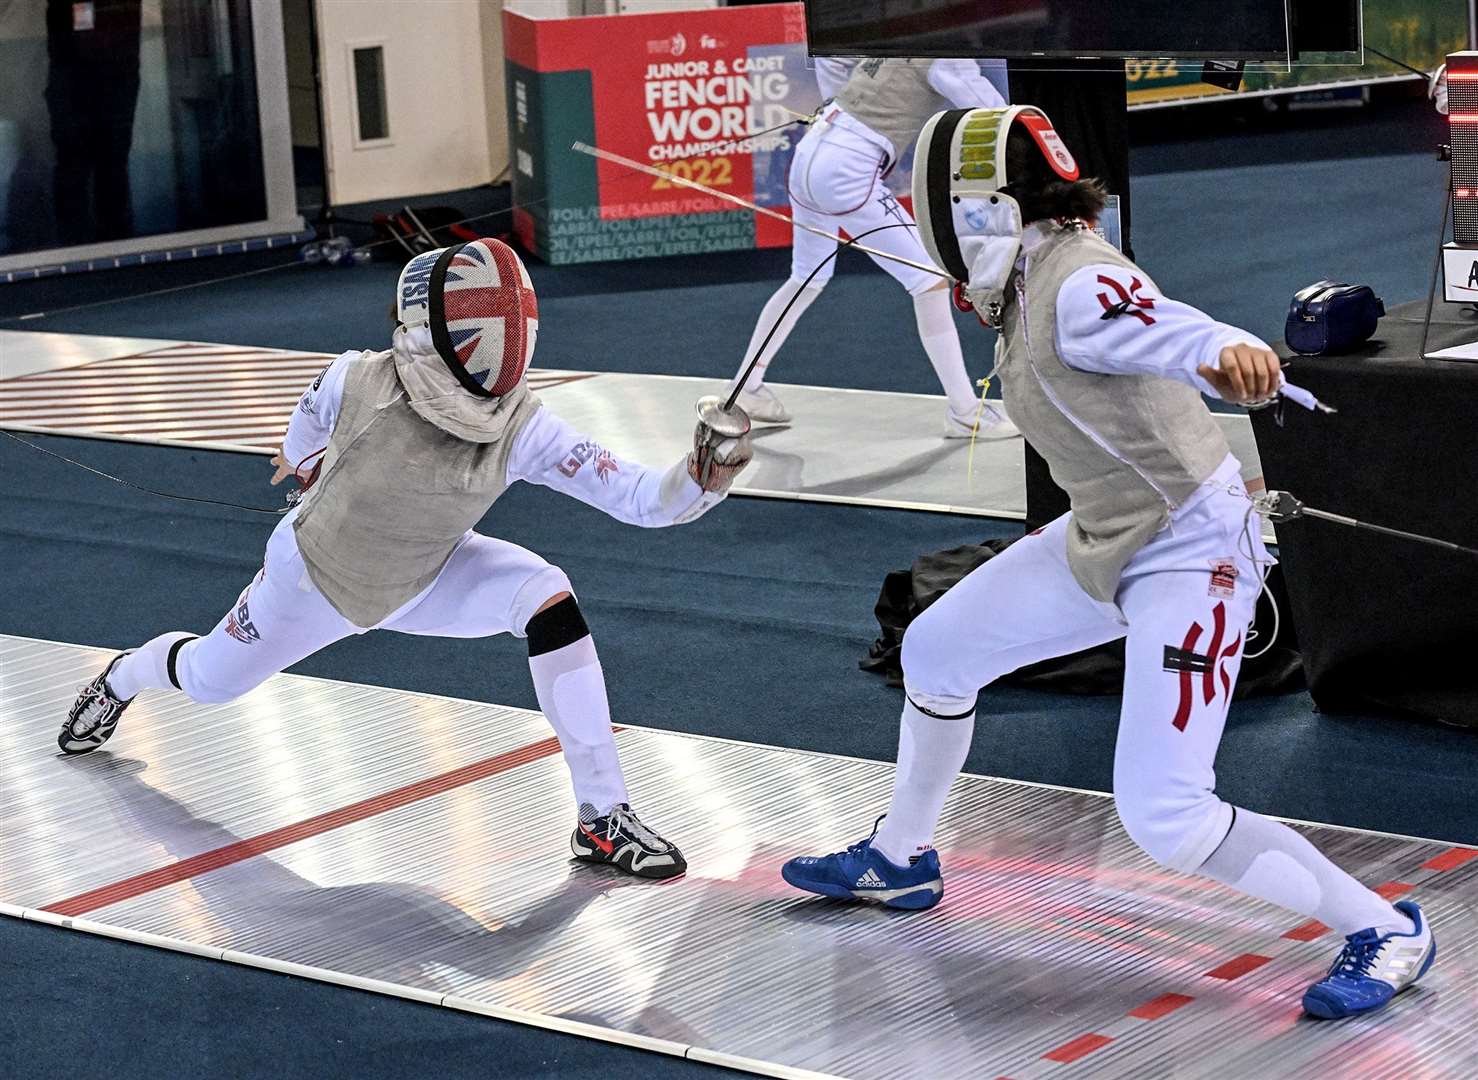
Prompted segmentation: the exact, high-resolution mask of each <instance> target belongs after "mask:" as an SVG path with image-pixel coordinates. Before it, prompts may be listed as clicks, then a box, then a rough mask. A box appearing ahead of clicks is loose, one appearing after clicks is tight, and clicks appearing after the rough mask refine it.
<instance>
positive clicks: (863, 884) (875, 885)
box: [857, 866, 888, 889]
mask: <svg viewBox="0 0 1478 1080" xmlns="http://www.w3.org/2000/svg"><path fill="white" fill-rule="evenodd" d="M887 884H888V883H887V882H886V881H884V880H883V879H882V878H880V877H878V874H877V871H876V870H874V869H873V868H872V867H870V866H869V867H868V868H867V872H866V873H865V874H863V875H862V876H861V877H860V878H858V879H857V887H858V888H859V889H883V888H887Z"/></svg>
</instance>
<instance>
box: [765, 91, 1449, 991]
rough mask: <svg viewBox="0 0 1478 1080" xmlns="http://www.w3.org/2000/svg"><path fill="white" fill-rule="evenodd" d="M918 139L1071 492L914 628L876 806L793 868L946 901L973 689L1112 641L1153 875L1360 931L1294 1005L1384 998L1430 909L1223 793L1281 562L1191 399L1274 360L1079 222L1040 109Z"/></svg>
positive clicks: (1414, 949) (1124, 742)
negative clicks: (1269, 586) (862, 822)
mask: <svg viewBox="0 0 1478 1080" xmlns="http://www.w3.org/2000/svg"><path fill="white" fill-rule="evenodd" d="M925 146H929V147H935V146H937V147H939V149H940V153H939V154H938V155H930V161H931V164H930V165H928V166H925V167H924V172H923V173H920V172H919V171H918V170H917V169H916V171H915V185H914V201H915V206H916V208H917V209H918V212H919V219H920V223H921V225H922V226H923V241H924V243H925V244H926V245H927V246H928V247H929V248H930V251H931V253H933V254H934V255H935V256H936V257H937V258H938V259H939V262H940V265H942V266H944V267H945V268H946V269H948V270H949V271H950V272H951V273H952V274H954V275H955V276H957V277H958V279H959V280H960V281H962V282H966V283H967V285H966V295H967V296H968V297H969V299H970V301H971V303H972V304H973V305H974V306H975V308H976V310H977V311H978V312H979V313H980V314H981V316H982V318H983V319H984V320H986V321H988V322H989V323H991V324H992V325H995V326H997V327H998V328H999V329H1000V339H999V341H1000V344H999V346H998V348H999V350H1000V355H999V358H998V359H999V367H998V370H999V373H1000V376H1001V379H1002V381H1003V384H1004V388H1005V401H1006V403H1007V408H1008V410H1009V411H1010V414H1011V416H1012V418H1013V419H1014V420H1015V421H1016V422H1017V423H1018V424H1019V425H1020V427H1021V430H1022V433H1023V434H1024V435H1025V436H1026V438H1027V439H1028V440H1030V442H1031V443H1032V445H1033V446H1035V447H1036V448H1037V449H1038V450H1039V451H1040V453H1041V454H1042V456H1043V457H1044V458H1045V459H1046V461H1047V464H1048V466H1049V468H1050V469H1051V472H1052V475H1053V478H1054V479H1055V480H1056V481H1057V483H1058V484H1059V485H1060V486H1061V487H1063V488H1064V489H1065V490H1066V491H1067V493H1068V496H1069V499H1070V502H1071V506H1072V509H1071V511H1070V512H1069V513H1068V514H1066V515H1065V516H1063V517H1061V518H1058V519H1057V520H1056V521H1053V522H1052V523H1051V524H1049V525H1047V526H1046V527H1045V528H1043V529H1040V530H1038V531H1037V532H1035V533H1033V534H1031V535H1028V536H1026V537H1023V538H1022V539H1021V540H1020V541H1018V542H1017V543H1015V544H1013V545H1011V546H1010V547H1009V548H1007V549H1006V551H1004V552H1003V553H1002V554H1001V555H999V556H997V557H996V558H994V559H991V560H990V561H989V562H987V563H985V564H984V565H983V566H981V567H980V568H979V569H977V570H975V571H974V572H972V573H971V574H969V575H967V576H966V577H965V578H964V579H963V580H961V581H960V582H959V583H958V584H956V585H955V586H954V587H953V588H951V589H950V590H949V591H948V592H947V593H945V594H944V596H942V597H940V599H939V600H937V601H936V602H935V603H934V604H933V605H932V606H930V607H929V608H928V609H926V610H925V611H924V612H923V613H922V614H920V615H919V617H918V618H917V619H915V620H914V622H913V623H912V624H911V625H910V626H909V627H908V630H907V632H906V633H905V635H904V639H903V649H902V663H903V677H904V688H905V691H906V695H907V696H906V700H905V704H904V708H903V717H902V729H901V733H900V737H899V747H898V769H897V773H896V778H895V786H894V791H893V798H892V803H891V805H890V806H889V808H888V811H887V814H886V816H885V817H884V818H883V819H881V824H880V825H878V826H876V827H875V829H874V833H873V835H872V836H871V837H870V838H869V839H868V840H866V841H863V842H862V843H861V844H858V845H854V846H853V847H852V848H850V849H848V850H847V851H844V852H840V853H838V854H835V855H827V856H820V857H805V858H799V859H794V860H792V861H791V862H789V863H787V864H786V865H785V867H784V871H783V873H784V876H785V878H786V880H788V881H790V882H791V884H793V885H796V886H797V887H799V888H802V889H806V890H809V891H812V892H817V893H821V894H824V895H829V896H842V897H851V898H859V899H869V900H874V901H879V902H882V903H885V904H888V905H891V906H895V907H902V908H916V909H917V908H927V907H931V906H933V905H934V904H935V903H937V902H938V901H939V900H940V898H941V896H942V894H943V878H942V875H941V873H940V863H939V857H938V855H937V853H936V852H935V851H934V850H933V847H932V841H933V836H934V830H935V828H936V825H937V822H938V819H939V816H940V814H941V812H942V810H943V807H944V804H945V799H946V796H947V795H948V792H949V789H950V786H951V783H952V782H953V780H954V778H955V776H956V775H957V774H958V772H959V770H960V768H961V767H962V766H963V764H964V761H965V756H966V753H967V751H968V749H969V746H970V741H971V735H972V732H973V730H974V725H975V708H976V696H977V692H978V691H979V690H980V688H981V687H982V686H988V685H989V684H991V683H992V682H994V681H995V680H996V679H998V678H1000V677H1001V676H1003V675H1006V674H1007V673H1009V672H1011V671H1014V670H1016V669H1017V668H1020V667H1023V666H1025V665H1028V664H1031V663H1034V662H1037V661H1039V660H1044V659H1046V658H1049V657H1054V656H1061V655H1065V654H1067V653H1071V652H1076V651H1078V650H1080V649H1086V648H1089V647H1091V646H1095V645H1099V644H1102V643H1104V642H1108V641H1114V640H1117V639H1120V638H1123V639H1124V642H1125V675H1124V696H1123V708H1122V712H1121V715H1120V721H1119V732H1118V742H1117V746H1116V748H1115V753H1114V770H1113V784H1114V800H1115V805H1116V807H1117V809H1118V813H1119V818H1120V821H1121V822H1122V823H1123V826H1124V829H1125V830H1126V832H1128V834H1129V836H1130V838H1131V839H1133V840H1134V842H1135V843H1136V844H1138V845H1139V847H1140V848H1142V849H1143V850H1144V851H1145V852H1146V853H1147V854H1148V855H1149V856H1150V857H1151V858H1153V859H1154V860H1155V861H1156V862H1157V863H1159V864H1161V865H1162V866H1165V867H1168V868H1170V869H1173V870H1178V871H1181V872H1183V873H1188V874H1200V875H1203V876H1205V877H1209V878H1212V879H1214V880H1216V881H1219V882H1221V883H1223V884H1225V885H1228V886H1231V887H1232V888H1235V889H1238V890H1240V891H1241V892H1244V893H1247V894H1250V895H1252V896H1255V897H1258V898H1260V899H1262V900H1265V901H1268V902H1270V903H1274V904H1279V905H1281V906H1283V907H1285V908H1288V909H1289V910H1291V911H1294V912H1297V913H1299V914H1300V915H1302V916H1306V917H1310V918H1313V919H1317V920H1318V921H1319V922H1321V923H1323V924H1325V925H1327V926H1330V927H1333V928H1334V929H1335V930H1337V931H1339V932H1340V933H1341V934H1344V935H1347V942H1346V945H1345V948H1344V949H1343V951H1342V952H1341V953H1340V955H1339V957H1338V958H1337V959H1336V961H1335V963H1334V966H1333V967H1332V968H1331V970H1330V972H1329V974H1328V975H1327V976H1326V977H1325V978H1323V979H1321V980H1320V981H1318V982H1316V983H1315V984H1314V985H1312V986H1311V987H1310V988H1309V990H1308V992H1307V994H1306V995H1305V997H1304V1008H1305V1009H1306V1010H1307V1011H1308V1012H1309V1013H1310V1014H1312V1015H1314V1016H1318V1017H1323V1018H1335V1017H1341V1016H1347V1015H1351V1014H1353V1013H1357V1012H1363V1011H1368V1010H1370V1009H1373V1008H1379V1007H1380V1006H1381V1005H1384V1004H1385V1003H1386V1002H1387V1001H1389V1000H1390V999H1391V997H1392V996H1394V994H1395V993H1397V992H1399V991H1400V990H1402V989H1404V988H1406V987H1407V986H1409V985H1410V984H1411V983H1412V982H1414V981H1415V980H1416V979H1418V978H1419V977H1420V976H1421V975H1422V973H1423V972H1424V971H1425V970H1426V968H1427V966H1428V965H1429V964H1430V963H1431V961H1432V957H1433V956H1434V954H1435V949H1434V945H1433V941H1432V933H1431V929H1430V928H1429V927H1428V925H1427V924H1426V920H1425V918H1424V916H1423V914H1422V911H1421V909H1420V907H1419V906H1418V905H1417V904H1415V903H1412V902H1409V901H1402V902H1399V903H1396V904H1394V905H1393V904H1392V903H1391V902H1390V901H1388V900H1386V899H1384V898H1383V897H1381V896H1379V895H1377V894H1376V893H1374V892H1372V891H1371V890H1370V889H1368V888H1366V887H1365V886H1364V885H1362V884H1361V883H1360V882H1358V881H1356V880H1355V879H1354V878H1352V877H1351V876H1350V875H1349V874H1347V873H1345V872H1344V871H1343V870H1341V869H1340V868H1339V867H1337V866H1335V865H1334V864H1333V863H1332V862H1330V861H1329V860H1328V859H1327V858H1325V857H1324V856H1323V855H1322V854H1320V852H1319V851H1317V850H1316V849H1315V848H1314V846H1313V845H1312V844H1310V843H1309V842H1308V840H1306V839H1305V838H1304V837H1303V836H1302V835H1300V834H1299V833H1297V832H1295V831H1294V830H1293V829H1291V828H1289V827H1288V826H1287V825H1284V824H1282V823H1281V822H1278V821H1274V820H1272V819H1271V818H1267V817H1263V816H1262V815H1260V814H1256V813H1253V812H1251V811H1248V810H1245V809H1242V808H1240V807H1234V806H1232V805H1231V804H1230V803H1227V802H1225V801H1223V800H1222V799H1220V798H1218V797H1217V794H1216V791H1215V786H1216V784H1215V772H1214V769H1213V764H1214V761H1215V758H1216V751H1217V746H1218V745H1219V743H1220V741H1221V736H1222V730H1223V727H1224V725H1225V723H1226V717H1227V710H1228V708H1229V706H1230V704H1231V698H1232V691H1233V688H1234V686H1235V685H1236V680H1237V674H1238V669H1239V668H1240V665H1241V659H1242V654H1243V647H1244V646H1245V644H1246V638H1247V631H1248V627H1249V625H1250V623H1251V621H1252V616H1253V613H1254V608H1255V606H1256V603H1257V598H1258V594H1259V592H1260V591H1261V588H1262V583H1263V576H1264V571H1265V568H1266V567H1268V566H1269V565H1270V564H1271V562H1272V560H1271V559H1270V557H1269V555H1268V553H1267V551H1266V549H1265V548H1264V547H1263V543H1262V539H1261V520H1260V518H1259V517H1258V515H1257V514H1256V513H1255V512H1254V509H1253V504H1252V502H1251V501H1250V499H1249V498H1248V496H1247V493H1246V492H1245V490H1244V489H1243V486H1242V482H1241V479H1240V477H1239V464H1238V462H1237V459H1236V458H1235V457H1234V456H1233V455H1232V454H1231V453H1230V451H1229V449H1228V447H1227V443H1226V440H1225V439H1224V437H1223V436H1222V434H1221V431H1220V429H1219V428H1218V427H1217V425H1216V424H1215V423H1214V421H1213V419H1212V416H1211V414H1210V412H1209V410H1208V409H1207V408H1206V405H1205V403H1204V402H1203V401H1202V399H1201V396H1200V395H1201V394H1209V395H1211V396H1214V397H1219V398H1222V399H1223V400H1228V401H1233V402H1237V403H1240V404H1255V403H1257V402H1259V401H1263V400H1267V399H1270V398H1271V397H1272V396H1274V395H1275V394H1277V393H1279V392H1280V391H1281V390H1284V389H1285V388H1286V384H1285V383H1284V382H1283V378H1282V373H1281V370H1280V366H1279V362H1278V358H1277V355H1276V354H1275V353H1273V352H1272V351H1271V350H1270V349H1269V348H1268V347H1267V346H1266V345H1265V344H1264V343H1263V342H1262V341H1259V340H1258V339H1257V338H1256V337H1255V336H1253V335H1252V334H1249V333H1247V332H1246V331H1244V330H1240V329H1237V328H1236V327H1232V326H1227V325H1225V324H1223V323H1219V322H1217V321H1215V320H1214V319H1212V318H1211V317H1209V316H1207V315H1205V314H1203V313H1202V312H1200V311H1198V310H1196V309H1195V308H1192V307H1190V306H1189V305H1186V304H1183V303H1179V302H1177V301H1175V300H1172V299H1170V298H1169V297H1167V296H1165V295H1164V293H1162V292H1161V291H1160V290H1159V289H1158V288H1157V287H1156V286H1155V283H1154V281H1153V280H1152V279H1151V278H1150V277H1149V275H1147V274H1146V273H1145V272H1144V271H1143V270H1142V269H1140V268H1139V267H1138V266H1136V265H1135V264H1134V263H1132V262H1130V261H1129V260H1128V259H1127V258H1125V257H1124V256H1123V255H1121V254H1120V253H1119V252H1118V251H1116V250H1115V249H1114V248H1113V247H1111V246H1110V245H1108V244H1106V243H1104V242H1103V241H1101V240H1099V239H1098V238H1097V237H1096V236H1095V235H1094V234H1093V233H1092V232H1091V231H1089V230H1088V229H1087V227H1086V224H1085V222H1087V221H1091V220H1092V219H1093V218H1094V217H1095V216H1096V214H1097V212H1098V211H1099V210H1101V209H1102V206H1103V191H1102V188H1101V187H1099V186H1098V185H1097V184H1096V182H1093V181H1084V180H1080V179H1079V177H1078V174H1077V166H1076V164H1075V162H1074V161H1073V158H1072V156H1071V153H1070V152H1069V151H1068V149H1067V148H1066V147H1065V146H1064V145H1063V144H1062V140H1061V139H1060V138H1059V137H1058V136H1057V133H1056V132H1055V131H1054V130H1053V129H1052V127H1051V125H1050V122H1049V121H1048V120H1047V118H1046V116H1045V115H1044V114H1042V113H1040V111H1038V110H1034V109H1030V108H1029V107H1027V108H1024V107H1017V108H1013V109H994V110H969V111H965V110H959V111H953V112H945V113H942V114H941V115H940V116H938V117H936V118H934V119H932V120H930V122H929V124H928V125H927V126H926V127H925V129H924V132H923V134H922V135H921V136H920V153H921V154H923V153H924V152H925V150H924V148H925ZM935 162H937V165H936V164H932V163H935ZM1008 181H1009V182H1008ZM1286 389H1287V392H1288V393H1290V394H1293V393H1297V391H1296V390H1295V389H1294V388H1286ZM982 826H983V827H984V828H987V829H988V827H989V823H988V822H986V823H982Z"/></svg>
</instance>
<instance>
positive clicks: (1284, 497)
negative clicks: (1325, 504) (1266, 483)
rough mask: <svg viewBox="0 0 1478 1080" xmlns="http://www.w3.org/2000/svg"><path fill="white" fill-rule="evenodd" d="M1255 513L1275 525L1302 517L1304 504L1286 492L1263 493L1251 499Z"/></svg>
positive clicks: (1270, 491)
mask: <svg viewBox="0 0 1478 1080" xmlns="http://www.w3.org/2000/svg"><path fill="white" fill-rule="evenodd" d="M1252 505H1253V507H1255V508H1256V510H1257V512H1258V513H1259V514H1261V515H1262V516H1263V517H1265V518H1267V519H1268V520H1269V521H1271V522H1272V523H1273V524H1275V525H1280V524H1282V523H1283V522H1285V521H1297V520H1298V519H1299V518H1301V517H1303V516H1304V504H1303V503H1302V502H1300V501H1299V500H1298V499H1296V498H1295V497H1294V496H1293V493H1292V492H1288V491H1272V490H1268V491H1264V492H1262V493H1260V494H1258V495H1254V496H1253V497H1252Z"/></svg>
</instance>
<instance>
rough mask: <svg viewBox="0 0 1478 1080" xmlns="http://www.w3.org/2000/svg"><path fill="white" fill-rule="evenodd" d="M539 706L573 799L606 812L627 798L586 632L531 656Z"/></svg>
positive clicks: (596, 663)
mask: <svg viewBox="0 0 1478 1080" xmlns="http://www.w3.org/2000/svg"><path fill="white" fill-rule="evenodd" d="M529 673H530V674H531V675H533V677H534V693H535V695H536V696H537V697H538V699H539V708H540V710H541V711H542V712H543V713H544V716H545V718H546V719H547V720H548V721H549V723H550V726H551V727H553V728H554V733H555V734H556V735H558V736H559V745H560V748H561V749H562V750H563V751H564V758H565V764H566V765H567V766H568V767H569V770H570V779H571V780H573V781H574V785H575V800H576V802H579V803H589V804H590V805H591V806H593V807H595V809H596V812H597V813H599V814H605V813H607V812H609V811H610V809H611V807H613V806H615V805H616V804H617V803H624V802H626V801H627V797H626V781H625V778H624V777H623V776H622V775H621V761H620V759H619V758H618V757H617V756H616V740H615V739H613V738H612V737H611V706H610V704H609V702H608V701H607V700H606V678H605V674H604V673H603V672H602V671H601V667H600V657H598V656H596V654H595V642H594V641H593V640H592V639H591V637H590V635H589V634H586V635H585V636H584V637H582V638H581V639H580V640H579V641H574V642H571V643H570V644H568V645H566V646H564V647H563V648H559V649H555V650H553V651H552V652H546V653H540V654H539V655H538V656H531V657H529Z"/></svg>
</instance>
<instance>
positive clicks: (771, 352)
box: [734, 278, 821, 392]
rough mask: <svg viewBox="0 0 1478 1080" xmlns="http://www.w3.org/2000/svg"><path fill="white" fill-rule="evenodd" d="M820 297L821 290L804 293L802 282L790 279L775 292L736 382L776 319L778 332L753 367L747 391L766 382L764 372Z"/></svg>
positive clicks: (751, 336) (763, 312)
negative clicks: (778, 321)
mask: <svg viewBox="0 0 1478 1080" xmlns="http://www.w3.org/2000/svg"><path fill="white" fill-rule="evenodd" d="M797 294H799V295H798V296H797ZM820 295H821V290H820V289H818V288H815V287H813V286H807V287H806V288H804V289H803V288H801V283H800V282H799V281H797V280H796V279H795V278H789V279H787V280H786V282H785V284H784V285H782V286H780V288H778V289H776V290H775V295H774V296H772V297H770V299H769V300H768V301H766V303H765V309H764V310H763V311H761V312H760V317H759V321H758V322H756V323H755V324H754V333H753V334H751V335H750V337H749V348H747V349H745V350H744V358H743V359H742V360H741V361H740V365H739V370H738V371H737V372H735V373H734V379H735V381H737V380H738V378H739V376H740V375H743V374H744V368H745V367H746V366H747V365H748V364H749V361H750V359H751V358H752V357H753V356H754V354H755V352H756V351H757V350H758V349H759V347H760V342H762V341H764V340H765V336H766V335H767V334H769V332H770V329H771V328H772V327H774V326H775V322H776V320H777V319H779V320H780V326H779V328H778V329H776V330H775V336H774V337H772V338H770V344H768V345H766V346H765V354H764V356H762V357H760V362H759V363H758V364H756V365H755V366H754V371H753V372H752V373H751V374H750V376H749V378H748V379H746V380H745V382H744V389H745V390H748V391H751V392H753V391H754V390H757V389H758V388H759V387H760V384H762V383H763V382H764V381H765V371H766V369H768V368H769V366H770V361H771V360H773V359H775V354H776V353H777V352H779V351H780V346H782V345H784V344H785V339H786V338H788V337H790V332H791V331H792V330H794V329H795V324H796V323H797V322H798V321H799V320H800V317H801V316H802V315H803V314H805V311H806V309H807V308H808V307H810V306H811V305H812V304H814V303H815V302H816V298H817V297H818V296H820ZM792 298H795V304H794V305H792V306H791V309H790V311H789V312H787V313H786V315H785V318H784V319H780V313H781V312H782V311H785V305H786V304H789V303H790V301H791V299H792Z"/></svg>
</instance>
